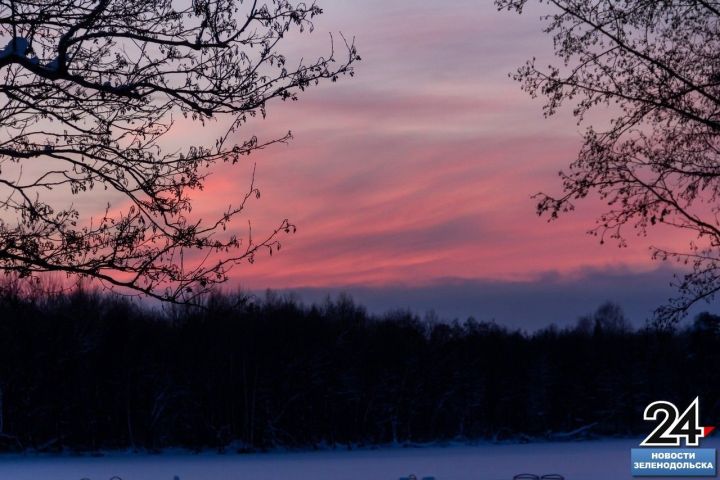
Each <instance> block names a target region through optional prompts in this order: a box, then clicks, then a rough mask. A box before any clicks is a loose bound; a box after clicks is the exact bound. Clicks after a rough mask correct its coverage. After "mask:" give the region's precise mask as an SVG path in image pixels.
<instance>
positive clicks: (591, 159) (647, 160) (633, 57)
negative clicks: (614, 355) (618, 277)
mask: <svg viewBox="0 0 720 480" xmlns="http://www.w3.org/2000/svg"><path fill="white" fill-rule="evenodd" d="M495 3H496V5H497V6H498V7H499V8H501V9H508V10H516V11H519V12H520V11H522V10H523V8H524V7H525V6H527V5H528V4H530V3H542V4H546V5H547V6H548V9H549V10H550V13H549V15H548V16H547V17H546V20H547V28H546V32H547V33H549V34H551V35H552V38H553V41H554V48H555V54H556V56H557V57H558V58H559V59H560V60H561V63H560V65H559V66H549V67H547V68H545V67H540V66H538V65H536V63H535V61H534V60H532V61H529V62H528V63H527V64H526V65H525V66H524V67H522V68H520V69H519V70H518V71H517V73H516V74H515V75H514V78H515V79H516V80H518V81H520V82H522V84H523V88H524V89H525V90H526V91H528V92H529V93H530V94H531V95H533V96H544V97H545V98H546V99H547V103H546V104H545V113H546V115H553V114H554V113H555V112H556V111H557V110H558V108H559V107H560V106H561V105H564V104H566V103H568V104H572V105H573V107H574V110H573V113H574V114H575V116H577V117H578V120H579V121H580V122H582V121H583V120H585V118H586V116H587V115H588V114H589V113H590V112H592V111H595V110H598V111H602V112H606V113H609V114H610V115H612V116H613V117H612V119H611V120H610V122H609V123H608V124H607V126H600V124H599V123H598V122H593V123H594V124H595V125H594V126H590V127H589V128H587V130H586V131H585V135H584V144H583V146H582V148H581V150H580V153H579V155H578V158H577V159H576V160H575V161H574V162H572V163H571V165H570V167H569V169H568V170H566V171H563V172H561V177H562V180H563V190H564V191H563V193H562V194H561V195H559V196H552V195H545V194H540V195H539V204H538V207H537V209H538V213H540V214H548V215H549V217H550V218H551V219H554V218H556V217H557V216H558V215H559V214H561V213H563V212H568V211H570V210H573V209H574V208H575V202H576V201H577V200H580V199H583V198H585V197H587V196H588V195H590V194H597V195H599V197H600V198H601V199H603V200H604V201H606V202H607V204H608V207H609V208H608V210H607V211H606V212H605V213H604V214H602V215H601V216H600V217H599V219H598V222H597V226H596V227H595V228H594V229H593V230H592V232H593V233H594V234H595V235H598V236H599V237H600V238H601V241H605V240H606V239H608V238H610V239H614V240H616V241H617V242H619V244H620V245H624V244H625V242H626V236H627V229H628V227H629V229H630V230H631V231H633V230H635V231H637V233H638V234H640V235H645V234H646V232H647V231H648V230H650V229H651V228H653V227H656V226H661V225H666V226H670V227H674V228H679V229H681V230H683V231H686V232H688V233H690V234H691V238H690V243H689V248H687V249H681V250H678V251H674V250H673V251H668V250H665V249H662V248H657V249H655V252H654V256H655V257H656V258H660V259H668V258H674V259H677V260H678V261H680V262H681V263H683V264H689V265H690V266H691V267H692V270H691V271H690V272H689V273H687V274H685V275H684V276H681V277H679V278H678V281H677V282H676V283H677V286H678V288H679V296H678V298H676V299H674V300H672V301H671V302H669V303H668V304H667V305H665V306H663V307H660V308H658V310H657V311H656V315H657V320H658V321H660V322H662V323H667V322H670V323H671V324H672V323H673V322H675V321H677V320H678V319H679V318H680V317H681V316H683V315H684V314H685V312H686V311H687V310H688V308H689V307H690V306H691V305H692V304H693V303H695V302H697V301H699V300H702V299H710V298H712V297H714V295H715V293H717V292H718V290H720V221H719V220H718V216H717V215H718V213H720V205H719V203H718V200H719V199H720V153H719V147H720V118H718V109H719V108H720V64H719V63H718V62H716V61H715V60H714V59H715V58H717V57H718V54H720V43H719V42H718V35H717V33H718V30H717V27H718V22H720V6H719V5H717V4H716V3H715V2H708V1H703V0H689V1H682V2H681V1H674V0H670V1H657V2H655V1H644V0H628V1H619V0H591V1H577V0H548V1H545V0H538V1H537V2H533V0H495Z"/></svg>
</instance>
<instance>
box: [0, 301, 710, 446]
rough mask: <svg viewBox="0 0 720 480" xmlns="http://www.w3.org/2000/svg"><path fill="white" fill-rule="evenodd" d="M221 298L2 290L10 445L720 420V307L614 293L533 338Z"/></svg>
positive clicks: (555, 435)
mask: <svg viewBox="0 0 720 480" xmlns="http://www.w3.org/2000/svg"><path fill="white" fill-rule="evenodd" d="M205 303H206V304H205V308H184V307H176V308H171V309H167V308H166V309H164V310H161V309H155V310H153V309H150V308H143V307H141V306H140V305H138V303H137V302H132V301H129V300H126V299H123V298H120V297H117V296H109V295H105V294H100V293H97V292H89V291H83V290H78V291H75V292H73V293H69V294H53V295H49V294H48V295H44V294H36V295H27V294H19V293H17V292H13V291H9V290H4V293H3V294H2V295H0V450H4V451H13V450H28V449H31V450H39V451H58V450H100V449H126V448H142V449H150V450H155V449H161V448H164V447H170V446H176V447H188V448H191V449H204V448H214V449H218V450H223V451H236V450H237V451H251V450H263V449H271V448H280V447H289V448H329V447H333V446H367V445H373V444H386V443H391V442H396V443H404V442H427V441H436V440H456V439H491V440H511V441H518V440H524V439H545V438H547V439H566V438H571V437H578V436H606V435H630V434H638V433H645V434H646V433H648V432H649V427H650V426H649V424H644V423H643V421H642V410H643V408H644V407H645V406H646V405H647V404H648V403H650V402H652V401H654V400H659V399H664V400H671V401H675V402H677V403H678V404H679V405H686V404H688V403H689V402H690V400H691V399H693V398H694V397H695V396H698V395H699V396H700V397H701V401H702V403H701V414H702V417H703V419H702V421H703V423H704V424H706V425H717V420H719V419H720V388H718V385H720V317H716V316H714V315H711V314H701V315H700V316H698V317H697V318H696V319H695V321H694V322H690V323H689V324H688V326H687V327H685V328H684V329H680V330H676V331H674V332H668V331H657V330H653V329H650V328H644V329H632V328H630V326H629V324H628V322H627V320H626V319H625V317H624V316H623V315H622V312H621V311H620V309H619V308H618V307H616V306H614V305H613V304H606V305H604V306H602V307H601V308H599V309H598V310H597V311H596V312H595V313H594V314H592V315H588V316H586V317H583V318H581V319H579V320H578V322H577V325H576V326H574V327H573V328H567V329H558V328H554V327H550V328H547V329H545V330H542V331H538V332H535V333H532V334H528V333H523V332H520V331H512V330H508V329H506V328H503V327H502V326H499V325H497V324H494V323H486V322H481V321H476V320H473V319H472V318H471V319H467V320H463V321H451V322H445V321H439V320H438V319H437V318H434V317H433V316H427V317H419V316H417V315H414V314H412V313H409V312H403V311H398V312H391V313H387V314H385V315H371V314H369V313H367V312H366V310H365V309H364V308H362V307H361V306H359V305H357V304H355V303H354V302H353V301H352V300H351V299H349V298H348V297H345V296H341V297H339V298H338V299H336V300H333V301H330V300H328V301H327V302H325V303H324V304H320V305H313V306H306V305H303V304H301V303H300V302H298V301H296V300H294V299H292V298H288V297H282V296H278V295H273V294H268V295H267V296H265V297H264V298H257V297H253V296H250V295H245V294H215V295H212V296H211V297H208V298H207V299H206V302H205Z"/></svg>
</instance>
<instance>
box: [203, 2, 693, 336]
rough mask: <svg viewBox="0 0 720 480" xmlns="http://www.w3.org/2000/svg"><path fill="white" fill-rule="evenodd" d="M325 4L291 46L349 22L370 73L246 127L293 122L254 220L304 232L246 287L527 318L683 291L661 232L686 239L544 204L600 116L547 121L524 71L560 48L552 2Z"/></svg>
mask: <svg viewBox="0 0 720 480" xmlns="http://www.w3.org/2000/svg"><path fill="white" fill-rule="evenodd" d="M322 6H323V7H324V8H325V14H324V15H322V16H321V17H320V18H319V19H318V20H317V22H316V30H315V32H314V33H313V35H312V36H310V37H308V36H303V37H302V38H301V41H296V40H295V39H294V40H293V44H292V45H289V44H286V47H285V48H289V50H290V53H291V54H294V55H297V56H299V55H305V56H307V57H308V58H309V57H312V56H313V55H315V56H317V55H321V54H324V53H326V52H327V49H328V46H329V35H328V34H329V32H334V33H335V35H336V38H337V32H338V31H341V32H343V34H344V35H346V36H347V37H353V36H354V37H355V38H356V43H357V46H358V48H359V50H360V53H361V55H362V57H363V61H362V62H361V63H359V64H358V65H357V69H356V71H357V75H356V77H355V78H352V79H350V78H345V79H342V80H341V81H339V82H338V83H336V84H329V83H328V84H323V85H321V86H319V87H316V88H314V89H311V90H310V91H308V92H307V93H305V94H303V95H302V96H301V98H300V101H299V102H291V103H288V104H283V103H282V102H279V103H275V104H271V105H270V106H269V114H268V118H267V119H266V120H258V121H253V122H251V123H250V124H249V125H247V126H246V128H245V130H244V131H243V132H240V133H239V137H238V138H239V139H241V138H242V136H243V135H251V134H257V135H258V136H260V137H261V139H262V138H270V137H277V136H282V134H283V133H285V132H286V131H288V130H292V132H293V134H294V135H295V139H294V140H293V141H292V142H290V143H289V144H288V145H287V146H285V145H279V146H274V147H272V148H270V149H267V150H265V151H262V152H259V153H257V154H255V155H254V156H253V157H251V158H250V160H249V161H250V162H251V163H252V161H255V162H257V180H258V184H259V186H260V187H261V190H262V198H261V199H260V200H259V201H257V202H254V203H253V205H252V206H251V209H250V210H249V212H248V213H249V218H251V219H252V221H253V224H254V227H253V228H254V229H255V231H263V229H267V228H269V227H270V226H271V225H273V224H275V223H278V222H279V221H280V220H282V219H283V218H289V219H290V220H291V221H292V222H293V223H295V224H296V225H297V226H298V232H297V234H296V235H291V236H288V237H285V238H283V249H282V251H281V252H280V255H276V256H274V257H272V258H270V257H263V258H260V259H259V260H258V262H256V263H255V264H254V265H252V266H242V267H239V268H238V269H237V270H235V271H234V274H233V284H234V285H241V286H242V287H243V288H247V289H252V290H263V289H265V288H273V289H281V290H285V289H290V290H293V291H300V292H302V295H303V297H304V298H307V299H309V300H315V299H318V298H321V297H322V295H324V294H325V293H327V292H332V293H336V292H338V291H341V290H344V291H348V292H350V293H353V294H354V295H355V296H356V297H357V298H358V299H359V300H360V301H362V302H364V303H366V304H368V305H369V306H370V308H371V309H375V310H383V309H387V308H407V307H412V308H415V309H418V310H419V311H423V310H426V309H431V308H434V309H436V310H437V311H438V313H440V314H441V316H442V315H445V316H455V315H457V316H465V315H470V314H475V315H476V316H477V317H478V318H482V319H491V318H494V319H496V320H498V321H500V322H505V323H508V324H511V325H519V326H529V327H533V326H537V325H541V324H546V323H548V322H550V321H556V322H558V323H560V324H562V323H567V322H572V321H574V320H575V318H576V317H577V315H579V314H581V313H585V312H587V311H591V310H594V309H595V308H596V307H597V305H598V304H599V303H600V302H602V301H603V300H606V299H612V300H617V301H619V302H620V303H621V304H622V305H623V307H625V309H626V310H627V311H628V312H629V313H630V314H631V315H632V316H633V317H634V319H635V321H636V322H641V321H643V320H644V317H645V316H647V314H648V313H649V312H650V310H651V309H652V307H654V306H656V304H657V303H658V302H661V301H662V300H663V299H665V298H667V296H668V294H670V293H671V291H670V290H668V288H667V284H668V282H669V281H670V280H671V274H670V272H668V271H660V272H658V271H657V269H658V268H660V267H662V265H660V264H658V263H655V262H652V261H651V260H650V255H649V253H648V246H649V245H651V244H653V242H654V244H655V245H663V246H669V245H673V244H674V243H678V244H682V243H681V242H682V239H681V238H680V237H678V236H676V235H677V234H673V233H672V232H669V233H668V234H663V235H662V236H655V237H651V238H649V239H644V238H635V237H633V238H632V241H631V244H630V247H629V248H625V249H619V248H617V247H616V246H614V245H605V246H601V245H599V242H598V240H597V239H596V238H593V237H591V236H589V235H587V234H586V233H585V232H586V231H587V230H588V229H589V228H591V227H592V225H593V223H594V218H595V215H596V214H597V213H598V212H599V211H600V208H601V206H600V205H599V204H598V203H595V202H593V201H592V200H590V201H587V202H584V203H582V204H580V208H579V211H577V212H575V213H574V214H572V215H570V216H567V217H565V218H562V219H561V220H560V221H558V222H554V223H550V224H549V223H548V222H547V221H546V219H544V218H539V217H537V216H536V214H535V202H534V201H533V200H532V198H531V196H532V195H533V194H534V193H536V192H538V191H541V190H542V191H546V192H557V191H558V189H559V186H560V183H559V180H558V177H557V171H558V170H559V169H560V168H562V167H563V166H565V165H567V164H568V163H569V162H570V161H571V160H572V159H573V158H574V155H575V153H576V152H577V150H578V148H579V145H580V135H581V131H582V129H583V128H584V127H583V126H578V125H577V124H576V121H575V119H574V118H572V115H571V113H570V112H569V111H568V110H564V111H561V112H560V113H559V114H558V115H557V116H555V117H552V118H550V119H545V118H543V115H542V108H541V107H542V102H541V101H540V100H533V99H531V98H530V97H529V96H528V95H526V94H525V93H524V92H522V91H521V90H520V86H519V84H517V83H515V82H514V81H512V80H511V79H509V78H508V73H509V72H511V71H512V70H514V69H515V68H516V67H518V66H520V65H522V64H523V63H524V61H525V60H527V59H529V58H532V57H538V58H539V59H541V60H543V59H547V61H545V62H544V63H548V62H549V61H550V59H551V56H550V54H551V47H552V40H551V39H550V38H549V37H548V36H547V35H545V34H544V33H543V32H542V25H543V23H542V22H541V21H540V19H539V16H540V13H541V12H540V11H528V12H526V14H524V15H522V16H519V15H516V14H513V13H508V12H497V11H496V9H495V8H494V6H493V5H492V2H490V1H483V2H478V1H476V0H447V1H444V2H437V1H429V0H382V1H380V0H364V1H363V2H357V1H351V0H333V1H332V2H329V1H326V2H324V3H323V4H322ZM541 63H542V62H541ZM250 168H251V166H250V165H249V164H248V165H245V166H241V167H235V168H229V167H223V168H221V169H219V170H215V172H214V174H213V176H212V177H211V178H210V179H209V181H208V185H207V189H206V193H205V194H204V195H203V197H202V199H201V202H200V203H199V204H198V206H197V207H196V208H199V209H200V211H202V209H207V210H208V211H212V210H215V211H217V210H218V209H222V208H224V207H225V206H226V205H227V204H228V203H229V202H230V201H231V200H232V199H235V198H237V197H238V195H240V193H242V192H243V191H244V190H243V188H245V186H246V185H247V181H248V172H249V169H250ZM236 225H238V228H242V225H241V223H238V224H236ZM664 268H665V269H667V268H669V266H665V267H664ZM584 285H585V286H584ZM573 292H574V293H573ZM538 306H540V307H545V308H541V309H538V308H537V307H538ZM523 308H524V310H523ZM538 310H540V311H542V314H537V313H536V312H537V311H538ZM529 317H533V319H529Z"/></svg>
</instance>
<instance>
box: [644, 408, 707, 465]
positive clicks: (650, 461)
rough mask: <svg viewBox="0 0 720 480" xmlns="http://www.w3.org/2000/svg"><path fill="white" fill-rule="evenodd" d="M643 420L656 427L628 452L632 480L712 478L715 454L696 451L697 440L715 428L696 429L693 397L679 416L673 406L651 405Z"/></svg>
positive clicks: (696, 419) (697, 409)
mask: <svg viewBox="0 0 720 480" xmlns="http://www.w3.org/2000/svg"><path fill="white" fill-rule="evenodd" d="M643 418H644V419H645V420H646V421H648V422H655V423H657V426H656V427H655V429H654V430H653V431H652V432H650V435H648V436H647V437H646V438H645V440H643V441H642V442H641V443H640V448H633V449H631V453H630V461H631V472H632V475H633V476H634V477H715V476H717V465H716V459H717V452H716V451H715V449H714V448H700V440H702V439H703V438H706V437H708V436H709V435H710V434H711V433H712V432H713V430H715V427H702V426H700V399H699V398H697V397H696V398H695V400H693V401H692V403H691V404H690V406H688V407H687V408H686V409H685V410H684V411H683V412H682V413H681V412H680V409H678V408H677V407H676V406H675V405H674V404H673V403H671V402H666V401H657V402H653V403H651V404H650V405H648V406H647V408H646V409H645V413H644V414H643Z"/></svg>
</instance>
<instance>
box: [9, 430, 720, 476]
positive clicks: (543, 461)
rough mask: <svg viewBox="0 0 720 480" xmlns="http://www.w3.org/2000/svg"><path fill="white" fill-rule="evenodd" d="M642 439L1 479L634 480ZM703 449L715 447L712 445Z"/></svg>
mask: <svg viewBox="0 0 720 480" xmlns="http://www.w3.org/2000/svg"><path fill="white" fill-rule="evenodd" d="M638 442H639V440H635V441H633V440H603V441H588V442H577V443H536V444H524V445H492V444H483V445H478V446H448V447H423V448H387V449H379V450H356V451H324V452H313V453H310V452H309V453H271V454H252V455H236V454H227V455H217V454H210V453H204V454H200V455H193V454H184V453H182V454H181V453H164V454H161V455H141V454H120V453H118V454H108V455H105V456H102V457H90V456H87V457H86V456H83V457H77V456H37V455H5V456H0V479H2V480H81V479H83V478H86V479H90V480H110V479H111V478H112V477H114V476H117V477H119V478H121V479H122V480H173V479H174V477H175V476H177V477H178V478H179V479H180V480H285V479H288V480H289V479H292V480H397V479H398V478H399V477H406V476H408V475H409V474H410V473H414V474H415V475H417V476H418V478H422V477H423V476H434V477H435V478H436V479H437V480H510V479H512V477H513V475H514V474H516V473H525V472H528V473H538V474H544V473H560V474H562V475H564V476H565V478H566V479H567V480H619V479H630V478H632V477H631V476H630V473H629V472H630V449H631V448H633V447H636V446H637V444H638ZM703 447H709V448H718V447H720V441H718V440H715V439H709V440H707V441H705V442H703Z"/></svg>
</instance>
